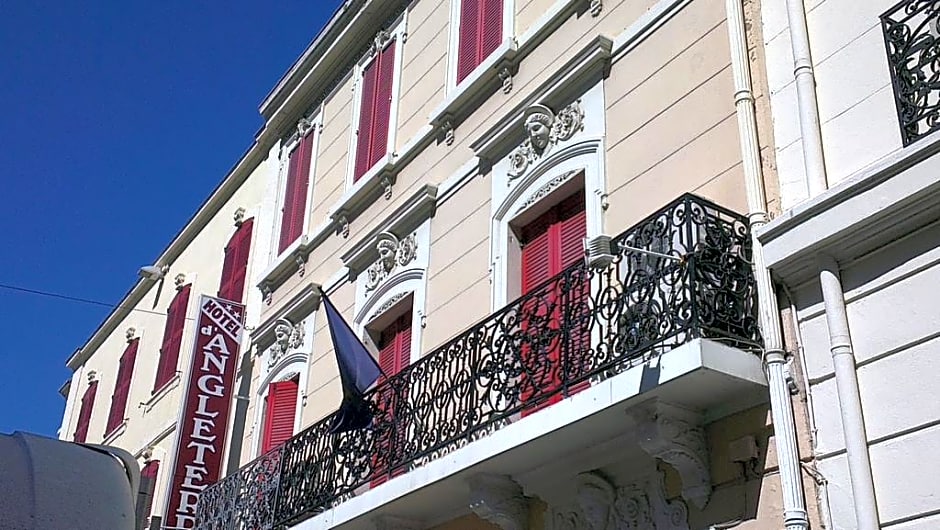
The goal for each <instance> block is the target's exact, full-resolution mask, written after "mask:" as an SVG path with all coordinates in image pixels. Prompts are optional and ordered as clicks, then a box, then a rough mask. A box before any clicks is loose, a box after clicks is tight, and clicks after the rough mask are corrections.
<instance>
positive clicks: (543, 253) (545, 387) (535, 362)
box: [520, 193, 589, 415]
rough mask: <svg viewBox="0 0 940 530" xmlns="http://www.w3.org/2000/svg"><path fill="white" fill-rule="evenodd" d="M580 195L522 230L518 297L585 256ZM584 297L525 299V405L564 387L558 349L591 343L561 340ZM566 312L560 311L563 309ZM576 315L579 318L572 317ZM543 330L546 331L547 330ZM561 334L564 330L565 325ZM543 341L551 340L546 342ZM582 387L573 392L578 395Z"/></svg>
mask: <svg viewBox="0 0 940 530" xmlns="http://www.w3.org/2000/svg"><path fill="white" fill-rule="evenodd" d="M585 219H586V218H585V213H584V194H583V193H577V194H575V195H573V196H571V197H569V198H568V199H565V200H564V201H562V202H561V203H559V204H558V205H556V206H555V207H553V208H552V209H550V210H549V211H547V212H545V213H544V214H542V215H541V216H540V217H539V218H538V219H536V220H535V221H533V222H531V223H530V224H529V225H527V226H526V227H525V228H523V229H522V244H523V247H522V292H523V294H526V293H529V292H531V291H532V290H533V289H536V288H537V287H539V286H540V285H541V284H543V283H544V282H545V281H547V280H549V279H550V278H552V277H554V276H556V275H557V274H560V273H561V272H562V271H564V270H565V269H566V268H568V267H569V266H571V265H573V264H574V263H576V262H577V261H578V260H580V259H583V257H584V250H583V249H584V243H583V240H584V237H585V235H586V230H587V228H586V225H585ZM585 294H586V293H581V292H578V293H571V292H561V291H558V290H553V289H549V290H546V291H545V292H544V293H543V294H542V295H541V296H539V297H536V298H532V299H530V300H527V301H526V302H525V303H524V304H523V307H522V313H523V315H522V319H521V321H520V328H521V330H522V332H523V333H524V334H525V335H527V341H526V344H524V345H523V348H522V350H521V354H522V361H523V364H524V365H525V366H526V369H527V370H526V372H527V375H525V376H524V377H523V379H522V381H521V385H522V389H521V393H520V397H521V399H522V402H523V403H525V402H527V401H529V400H530V399H533V398H534V396H536V395H544V393H545V392H553V391H558V390H560V389H561V388H560V386H561V383H562V377H561V376H562V374H561V370H562V366H561V348H562V344H563V343H562V341H565V342H564V345H565V347H566V348H567V350H566V351H567V352H570V353H573V352H574V351H577V350H580V349H583V347H584V346H586V345H587V344H589V341H588V340H586V339H588V338H589V337H583V336H581V334H580V333H575V334H570V333H565V334H564V335H562V334H561V333H559V332H558V330H559V328H560V327H562V319H563V318H570V317H571V315H572V313H571V312H570V311H567V310H566V309H570V308H569V307H567V306H570V305H572V304H579V305H583V304H580V302H581V301H582V298H580V297H582V296H584V295H585ZM563 305H564V306H566V307H562V306H563ZM574 315H577V313H574ZM546 326H547V329H546ZM565 329H566V330H567V329H568V326H567V325H565ZM546 337H554V338H553V339H552V340H551V341H549V342H546V340H545V339H546ZM580 389H581V387H580V386H579V387H578V388H575V389H571V390H572V391H578V390H580ZM561 398H562V396H561V394H560V393H559V394H556V395H553V396H552V397H550V398H549V399H547V400H545V401H544V402H542V403H540V404H537V405H535V406H531V407H528V408H526V409H525V410H524V411H523V415H526V414H530V413H532V412H534V411H536V410H539V409H540V408H542V407H545V406H547V405H549V404H552V403H555V402H557V401H559V400H561Z"/></svg>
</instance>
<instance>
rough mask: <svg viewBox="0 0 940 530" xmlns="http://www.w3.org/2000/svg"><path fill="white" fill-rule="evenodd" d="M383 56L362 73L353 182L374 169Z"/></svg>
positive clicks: (380, 55)
mask: <svg viewBox="0 0 940 530" xmlns="http://www.w3.org/2000/svg"><path fill="white" fill-rule="evenodd" d="M381 58H382V54H381V53H380V54H378V55H376V56H375V59H373V61H372V64H370V65H369V66H368V67H366V70H365V72H363V73H362V99H361V101H360V105H359V130H358V132H357V133H356V134H357V135H358V140H357V141H356V169H355V172H354V173H353V180H354V181H355V180H359V177H361V176H362V175H364V174H365V172H366V171H368V170H369V168H371V167H372V164H371V163H370V160H371V157H372V128H373V123H374V118H375V93H376V87H377V85H378V75H379V62H380V60H381Z"/></svg>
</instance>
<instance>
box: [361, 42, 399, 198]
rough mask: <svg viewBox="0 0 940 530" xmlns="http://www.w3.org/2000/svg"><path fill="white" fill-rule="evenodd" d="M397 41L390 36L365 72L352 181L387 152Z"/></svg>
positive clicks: (363, 74)
mask: <svg viewBox="0 0 940 530" xmlns="http://www.w3.org/2000/svg"><path fill="white" fill-rule="evenodd" d="M396 44H397V38H392V39H389V41H388V43H387V44H386V45H385V47H384V48H383V49H382V50H380V51H379V52H377V53H376V54H375V57H374V58H373V59H372V61H371V62H369V64H368V65H367V66H366V67H365V69H364V70H363V72H362V85H361V87H362V88H361V91H360V93H361V99H360V105H359V128H358V130H357V133H356V135H357V139H356V164H355V168H354V172H353V182H355V181H358V180H359V179H360V178H361V177H362V176H363V175H364V174H365V173H366V172H367V171H369V170H370V169H372V166H374V165H375V164H376V163H377V162H378V161H379V160H381V159H382V157H383V156H385V154H386V153H387V152H388V143H389V141H388V139H389V129H390V128H391V120H392V98H393V94H392V89H393V81H394V79H395V48H396Z"/></svg>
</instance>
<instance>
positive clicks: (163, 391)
mask: <svg viewBox="0 0 940 530" xmlns="http://www.w3.org/2000/svg"><path fill="white" fill-rule="evenodd" d="M178 386H180V373H179V372H178V371H177V372H176V375H174V376H173V377H172V378H171V379H170V380H169V381H167V382H166V383H164V385H163V386H161V387H160V388H158V389H157V390H155V391H154V392H153V395H152V396H150V399H148V400H147V401H144V402H143V403H141V406H142V407H144V414H146V413H148V412H150V411H151V410H152V409H153V407H154V406H155V405H156V404H157V403H158V402H159V401H160V400H161V399H163V397H164V396H166V395H167V394H169V393H170V392H171V391H172V390H173V389H174V388H176V387H178Z"/></svg>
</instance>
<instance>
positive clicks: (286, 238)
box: [278, 146, 300, 252]
mask: <svg viewBox="0 0 940 530" xmlns="http://www.w3.org/2000/svg"><path fill="white" fill-rule="evenodd" d="M298 149H299V146H298V147H297V148H295V149H294V151H293V152H291V154H290V157H289V159H288V162H287V182H286V183H285V186H284V207H283V210H282V211H281V237H280V241H279V243H278V252H284V249H286V248H287V247H289V246H290V244H291V243H293V242H294V241H293V240H292V239H291V224H292V223H293V219H294V203H295V201H296V199H295V198H294V195H295V194H296V193H297V178H298V173H299V171H298V170H299V167H298V166H299V165H300V158H299V157H297V156H296V153H297V150H298Z"/></svg>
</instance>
